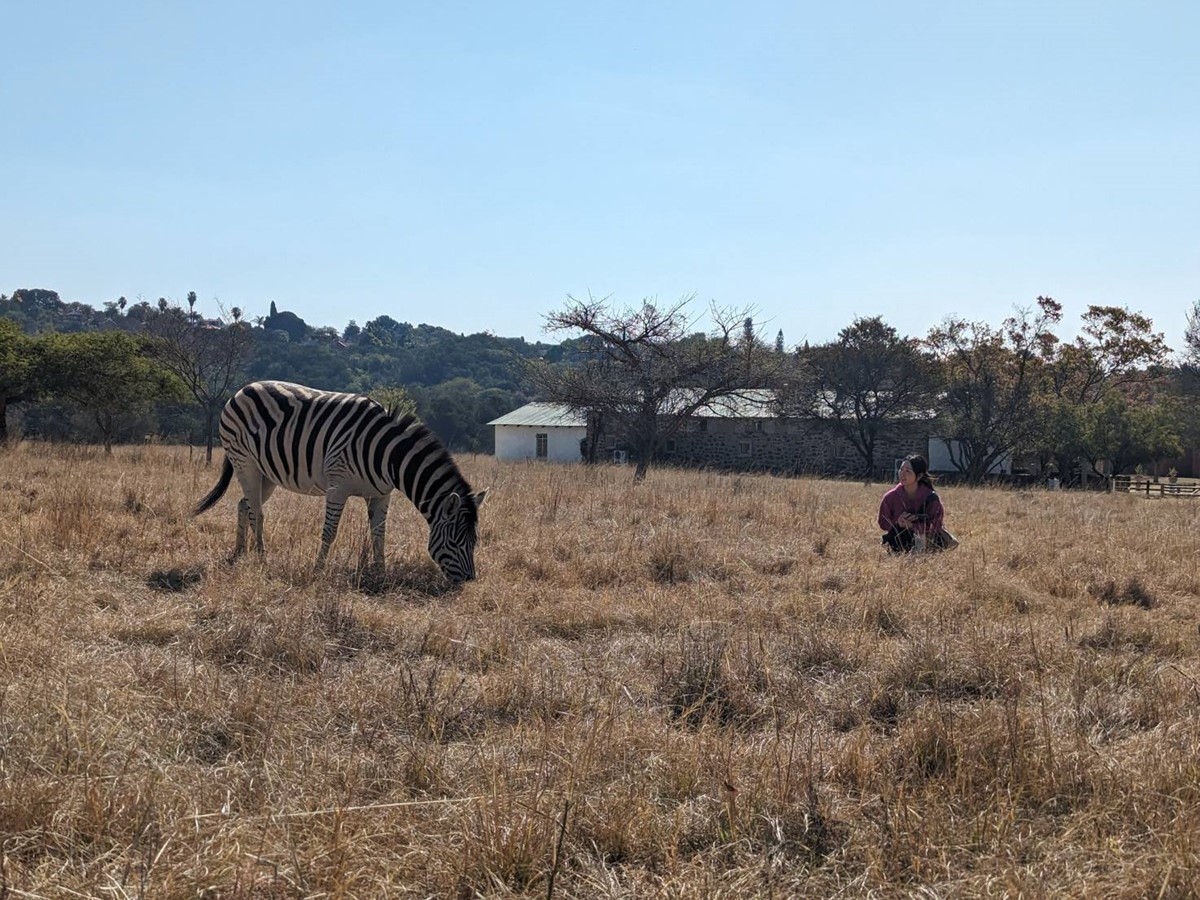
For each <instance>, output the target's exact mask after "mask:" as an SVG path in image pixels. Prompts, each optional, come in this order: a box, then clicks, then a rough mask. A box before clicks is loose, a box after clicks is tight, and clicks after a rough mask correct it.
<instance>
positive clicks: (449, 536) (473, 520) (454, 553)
mask: <svg viewBox="0 0 1200 900" xmlns="http://www.w3.org/2000/svg"><path fill="white" fill-rule="evenodd" d="M486 497H487V491H480V492H479V493H477V494H467V495H466V496H465V497H464V496H462V495H460V494H456V493H452V494H447V495H446V496H445V497H443V498H442V499H441V500H440V501H439V502H438V504H437V506H436V507H435V508H434V510H433V516H432V517H431V518H430V520H429V555H430V556H432V557H433V561H434V562H435V563H437V564H438V568H439V569H441V570H442V574H443V575H445V576H446V577H447V578H448V579H450V581H452V582H453V583H455V584H461V583H462V582H464V581H471V580H472V579H474V578H475V539H476V526H477V524H478V522H479V507H481V506H482V505H483V501H484V498H486Z"/></svg>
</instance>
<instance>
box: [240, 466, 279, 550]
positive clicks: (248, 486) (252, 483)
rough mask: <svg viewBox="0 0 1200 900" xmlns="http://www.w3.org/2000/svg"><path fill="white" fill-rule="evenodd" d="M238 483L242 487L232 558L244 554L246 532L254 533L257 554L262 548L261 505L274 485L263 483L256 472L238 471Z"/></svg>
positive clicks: (260, 475) (262, 479) (259, 473)
mask: <svg viewBox="0 0 1200 900" xmlns="http://www.w3.org/2000/svg"><path fill="white" fill-rule="evenodd" d="M237 479H238V483H239V484H240V485H241V486H242V499H241V502H239V503H238V533H237V542H236V543H235V544H234V547H233V555H234V558H237V557H238V556H240V555H241V554H243V553H245V552H246V532H247V531H253V532H254V549H255V550H257V551H258V552H259V553H262V552H263V550H264V547H263V514H262V505H263V501H265V500H266V499H267V498H268V497H270V496H271V491H273V490H274V489H275V485H274V484H272V483H270V482H267V481H265V479H264V478H263V477H262V473H261V472H258V471H257V470H249V471H247V470H245V469H239V470H238V472H237Z"/></svg>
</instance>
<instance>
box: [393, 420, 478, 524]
mask: <svg viewBox="0 0 1200 900" xmlns="http://www.w3.org/2000/svg"><path fill="white" fill-rule="evenodd" d="M376 405H377V406H379V408H380V409H381V410H383V412H384V413H386V414H387V416H388V418H389V419H391V420H392V424H391V426H390V430H393V433H394V434H395V435H397V436H399V435H401V434H404V433H406V432H407V433H408V435H409V436H410V437H411V439H412V440H413V442H414V443H420V442H422V441H424V440H426V439H427V438H432V441H433V442H432V444H431V446H430V450H429V452H430V454H431V455H432V457H433V459H432V460H431V461H430V462H429V463H426V466H427V467H434V468H436V467H438V466H448V469H447V475H446V476H444V477H443V479H442V481H443V483H442V486H441V488H440V489H439V490H438V493H437V494H436V495H435V496H434V497H431V498H429V501H432V500H434V499H436V498H437V497H440V496H442V495H444V494H445V493H447V492H449V491H453V492H454V493H456V494H458V495H459V497H460V498H461V499H462V502H463V512H462V517H463V520H464V524H466V525H469V526H470V528H471V529H472V530H474V528H475V526H476V523H477V522H478V519H479V510H478V508H477V507H476V506H475V500H474V498H473V497H472V496H471V493H472V492H471V484H470V482H468V481H467V479H466V477H465V476H464V475H463V473H462V470H461V469H459V467H458V463H457V462H455V460H454V457H453V456H452V455H451V454H450V451H449V450H447V449H446V445H445V444H443V443H442V440H441V438H439V437H438V436H437V435H436V434H434V432H433V429H431V428H430V427H429V426H428V425H426V424H425V423H424V422H422V421H421V420H420V419H418V418H417V417H416V416H414V415H413V414H412V413H404V414H402V415H399V416H397V415H396V413H395V411H394V410H391V409H384V407H383V406H382V405H380V404H376ZM394 452H402V451H399V450H397V451H394ZM400 462H401V461H400V460H398V459H395V458H393V459H391V460H388V466H389V468H392V467H393V466H394V467H395V470H396V471H397V472H399V465H400ZM429 501H427V502H429ZM418 509H420V508H419V507H418ZM420 512H421V515H423V516H425V517H426V518H429V512H430V511H429V510H427V509H420Z"/></svg>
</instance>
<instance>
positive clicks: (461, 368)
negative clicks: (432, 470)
mask: <svg viewBox="0 0 1200 900" xmlns="http://www.w3.org/2000/svg"><path fill="white" fill-rule="evenodd" d="M213 313H216V315H213ZM89 335H90V336H89ZM99 335H105V337H103V338H101V337H98V336H99ZM566 346H569V342H568V345H566ZM563 352H564V345H557V344H547V343H531V342H528V341H526V340H525V339H524V338H504V337H497V336H495V335H492V334H486V333H485V334H472V335H462V334H456V333H454V332H452V331H448V330H447V329H444V328H439V327H437V326H433V325H425V324H419V325H412V324H409V323H407V322H400V321H397V320H395V319H393V318H391V317H390V316H380V317H378V318H376V319H372V320H371V321H369V322H366V323H364V324H363V325H359V324H357V323H356V322H354V321H351V322H349V323H348V324H347V325H346V327H345V328H344V329H342V330H341V331H338V330H337V329H336V328H332V327H313V326H310V325H309V324H308V323H306V322H305V321H304V320H303V319H301V318H300V317H299V316H297V315H296V314H295V313H292V312H289V311H286V310H279V309H278V308H277V307H276V304H275V303H272V304H271V307H270V311H269V313H268V314H267V315H266V316H260V317H256V318H253V319H250V320H247V319H246V318H245V317H244V315H243V311H242V310H240V309H238V308H237V307H233V308H231V309H228V310H203V309H201V308H199V307H198V304H197V300H196V295H195V293H194V292H192V293H189V294H188V296H187V301H186V302H185V303H184V304H173V303H171V302H170V301H168V300H166V299H159V300H158V301H156V302H154V303H150V302H148V301H144V300H142V301H138V302H134V303H130V302H128V301H127V300H126V299H125V298H123V297H122V298H118V299H117V300H114V301H111V302H107V303H104V304H103V305H102V307H101V308H95V307H92V306H89V305H87V304H84V303H77V302H73V303H68V302H64V301H63V300H62V299H61V298H60V297H59V295H58V294H57V293H56V292H54V291H51V290H42V289H22V290H17V291H14V292H13V293H12V295H11V296H6V295H0V432H2V430H3V428H4V426H5V423H6V422H10V423H11V424H12V426H13V428H14V430H15V429H16V428H18V427H19V428H20V430H21V431H22V432H23V433H26V434H33V435H38V436H43V437H46V438H53V439H66V440H71V439H79V440H89V441H99V442H104V443H111V442H112V441H118V442H122V441H131V440H132V441H142V440H144V439H145V436H146V435H152V436H155V439H161V440H164V441H169V442H184V441H188V442H191V443H196V444H200V443H204V442H205V441H206V439H207V436H208V428H209V421H208V420H209V417H210V414H211V413H212V411H213V409H214V407H215V409H216V410H217V411H218V412H219V409H220V404H221V403H223V402H224V400H225V399H226V397H227V396H228V394H229V393H230V392H229V391H227V390H225V389H224V386H223V382H224V381H225V380H228V381H230V382H231V383H233V385H234V388H235V389H236V386H237V385H238V384H241V383H244V382H246V381H250V380H254V379H261V378H277V379H281V380H287V381H296V382H300V383H303V384H309V385H312V386H314V387H320V388H323V389H327V390H343V391H356V392H361V393H367V394H380V395H381V396H384V397H386V398H387V399H388V400H389V401H390V402H392V403H400V405H403V406H408V407H409V408H411V409H413V410H414V411H415V412H416V413H417V415H419V416H420V417H421V418H422V419H423V420H424V421H425V422H426V423H427V424H429V425H430V427H431V428H433V429H434V430H435V431H436V432H437V433H438V434H439V436H440V437H441V438H442V439H443V440H444V441H446V442H447V444H449V445H450V446H451V447H453V448H455V449H459V450H469V451H479V452H490V450H491V448H492V434H491V429H490V428H488V427H487V425H486V423H487V422H488V421H490V420H491V419H494V418H496V417H497V416H500V415H503V414H504V413H505V412H508V411H509V410H511V409H513V408H515V407H517V406H520V405H521V404H523V403H525V402H527V401H528V400H529V399H531V395H530V393H529V389H528V387H527V386H526V385H525V384H524V382H523V379H522V377H521V361H522V360H527V359H550V360H558V359H560V358H561V356H562V354H563ZM106 357H111V359H112V360H114V362H112V363H110V364H106V365H104V366H100V365H99V363H100V360H101V359H102V358H106ZM134 360H137V361H138V362H137V364H136V365H135V364H133V361H134ZM118 372H124V373H127V374H126V375H125V376H123V378H122V379H118V378H117V377H116V376H117V373H118ZM218 376H227V378H226V377H218ZM85 384H90V385H93V386H100V385H103V388H102V389H101V390H100V391H99V394H98V395H97V396H94V397H92V396H84V395H83V394H82V385H85ZM102 400H106V401H107V402H101V401H102ZM6 407H9V408H12V412H11V413H10V414H9V415H8V416H7V417H6V416H5V414H4V413H5V409H6ZM0 436H2V434H0Z"/></svg>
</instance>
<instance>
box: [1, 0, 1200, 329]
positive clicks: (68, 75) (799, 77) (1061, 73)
mask: <svg viewBox="0 0 1200 900" xmlns="http://www.w3.org/2000/svg"><path fill="white" fill-rule="evenodd" d="M0 34H3V38H4V48H5V66H4V74H3V75H2V76H0V124H2V126H3V132H4V137H3V139H2V140H0V292H3V293H11V292H12V291H13V290H15V289H16V288H20V287H45V288H50V289H53V290H57V291H59V293H60V294H61V295H62V296H63V299H65V300H79V301H83V302H86V303H90V304H92V305H94V306H99V305H100V304H101V303H102V302H103V301H105V300H113V299H116V298H117V297H118V296H119V295H124V296H126V297H128V298H129V299H130V300H135V299H137V298H138V297H142V298H144V299H148V300H151V301H153V300H155V299H156V298H158V297H159V296H166V297H169V298H171V299H174V300H178V301H182V300H183V299H184V297H185V295H186V293H187V292H188V291H189V290H195V291H196V292H197V294H198V295H199V297H200V301H201V306H202V308H203V309H204V310H205V311H206V312H208V313H213V312H215V309H216V303H215V301H216V300H219V301H220V302H221V303H223V304H224V305H225V306H226V307H229V306H235V305H236V306H241V307H243V308H244V309H245V310H246V313H247V315H249V316H254V315H262V314H265V313H266V311H267V307H268V305H269V303H270V301H271V300H275V301H276V302H277V303H278V304H279V307H280V308H281V309H290V310H293V311H295V312H296V313H298V314H299V315H301V316H302V317H303V318H304V319H306V320H307V321H308V322H309V323H310V324H312V325H335V326H337V327H339V328H340V327H342V326H344V325H345V324H346V322H347V321H348V320H350V319H356V320H357V321H358V322H359V323H360V324H361V323H363V322H364V321H366V320H369V319H371V318H374V317H375V316H378V315H382V314H387V315H390V316H392V317H393V318H395V319H398V320H401V321H410V322H413V323H421V322H426V323H429V324H432V325H440V326H443V327H446V328H449V329H452V330H454V331H461V332H467V333H471V332H478V331H484V330H488V331H492V332H494V333H496V334H499V335H504V336H524V337H526V338H527V339H530V340H533V339H537V338H539V337H541V338H543V339H553V340H557V338H547V337H546V336H545V335H544V333H543V332H542V330H541V329H542V324H543V316H544V315H545V313H547V312H549V311H551V310H553V309H555V308H558V307H560V306H561V305H562V303H563V302H564V300H565V299H566V297H567V295H568V294H574V295H576V296H586V295H587V294H588V293H589V292H590V293H591V294H594V295H598V296H605V295H611V296H612V297H613V298H614V299H615V300H616V301H618V302H621V303H631V304H632V303H636V302H638V301H640V300H641V299H642V298H643V297H657V298H658V299H659V300H661V301H663V302H672V301H674V300H676V299H678V298H680V297H681V296H684V295H689V294H695V295H696V297H697V300H698V301H700V303H699V304H698V311H699V310H700V309H702V308H703V307H702V304H703V302H706V301H709V300H715V301H716V302H718V303H720V304H723V305H730V306H737V307H741V306H744V305H753V306H755V307H757V309H758V310H759V314H758V320H759V321H760V322H761V323H764V330H765V331H766V332H767V336H768V337H769V338H771V339H773V338H774V336H775V333H776V331H777V330H779V329H782V330H783V332H784V337H785V340H786V342H787V343H788V345H789V346H791V345H793V344H795V343H798V342H800V341H802V340H805V339H807V340H809V341H812V342H819V341H823V340H828V339H830V338H832V337H833V336H834V335H835V334H836V333H837V331H838V330H839V329H840V328H842V327H844V326H845V325H847V324H849V323H850V321H851V320H852V319H853V318H854V317H855V316H866V315H876V314H882V315H883V316H884V317H885V318H886V319H887V320H888V321H889V322H890V323H891V324H893V325H895V326H896V327H897V328H898V329H899V330H900V331H901V332H903V333H907V334H924V333H925V331H926V330H927V329H928V328H929V327H930V326H931V325H933V324H935V323H936V322H938V321H940V320H941V319H942V318H943V317H944V316H945V315H947V314H951V313H953V314H957V315H962V316H966V317H968V318H972V319H982V320H985V321H989V322H992V323H996V324H998V323H999V321H1000V320H1001V319H1003V318H1004V316H1006V315H1008V314H1010V313H1011V312H1012V309H1013V306H1014V305H1015V304H1026V305H1027V304H1031V303H1032V302H1033V300H1034V298H1035V297H1036V296H1037V295H1038V294H1049V295H1051V296H1053V297H1055V298H1057V299H1058V300H1060V301H1061V302H1063V303H1064V305H1065V306H1066V313H1067V316H1068V319H1069V321H1070V323H1071V326H1072V328H1073V327H1074V325H1075V324H1076V323H1077V320H1078V316H1079V314H1080V313H1081V312H1083V310H1084V309H1085V307H1086V306H1087V305H1088V304H1089V303H1097V304H1118V305H1128V306H1130V307H1132V308H1134V309H1137V310H1140V311H1142V312H1145V313H1146V314H1148V315H1150V316H1151V317H1152V318H1153V319H1154V321H1155V324H1156V326H1157V327H1158V328H1159V329H1160V330H1162V331H1164V332H1166V335H1167V338H1168V342H1169V343H1171V344H1172V346H1174V347H1176V348H1177V349H1178V347H1179V345H1180V343H1181V340H1180V336H1181V334H1182V331H1183V327H1184V322H1185V315H1186V312H1187V310H1188V309H1189V308H1190V306H1191V304H1192V302H1193V301H1195V300H1196V299H1200V50H1198V48H1200V3H1196V2H1194V0H1186V2H1184V0H1180V2H1173V3H1167V2H1163V3H1153V2H1148V3H1134V2H1124V3H1114V2H1105V0H1090V2H1078V3H1077V2H1047V0H1042V2H1037V3H1026V2H1004V3H997V2H968V3H961V2H954V3H951V2H944V3H912V2H910V3H896V2H892V0H888V2H876V3H868V2H862V3H847V4H835V3H826V2H821V3H817V2H812V3H799V2H774V3H760V2H741V3H707V2H687V3H683V2H672V3H665V2H664V3H659V2H650V0H642V2H637V3H633V2H624V0H620V2H607V3H592V4H582V3H572V2H556V3H550V2H546V3H519V2H506V3H497V2H486V3H485V2H478V3H456V2H445V3H429V2H423V3H411V2H409V3H404V2H378V3H376V2H369V3H368V2H360V3H330V2H322V3H311V2H303V0H299V2H288V3H260V2H252V0H243V2H236V3H234V2H224V0H217V2H205V3H187V4H184V3H157V2H156V3H150V2H147V3H129V2H109V3H97V2H86V3H84V2H76V3H62V2H54V0H39V2H21V3H15V2H14V3H9V4H6V6H5V8H4V11H3V13H2V14H0Z"/></svg>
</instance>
